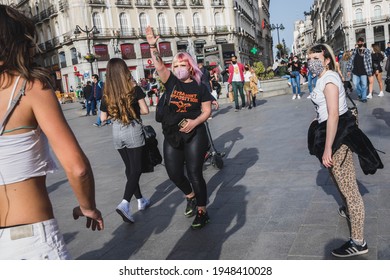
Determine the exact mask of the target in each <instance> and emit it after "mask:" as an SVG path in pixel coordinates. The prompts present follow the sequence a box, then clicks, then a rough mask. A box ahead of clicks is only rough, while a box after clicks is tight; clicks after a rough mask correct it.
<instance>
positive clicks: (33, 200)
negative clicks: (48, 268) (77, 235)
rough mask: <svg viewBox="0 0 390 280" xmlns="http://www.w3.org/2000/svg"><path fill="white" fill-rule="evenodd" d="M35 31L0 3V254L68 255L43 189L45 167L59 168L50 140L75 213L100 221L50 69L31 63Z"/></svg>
mask: <svg viewBox="0 0 390 280" xmlns="http://www.w3.org/2000/svg"><path fill="white" fill-rule="evenodd" d="M36 35H37V34H36V30H35V26H34V23H33V22H32V20H31V19H29V18H27V17H25V16H24V15H23V14H21V13H20V12H18V11H17V10H16V9H14V8H12V7H9V6H6V5H0V259H69V258H70V255H69V253H68V251H67V249H66V245H65V242H64V239H63V237H62V235H61V233H60V232H59V230H58V225H57V222H56V220H55V218H54V215H53V208H52V204H51V202H50V199H49V196H48V193H47V190H46V174H47V173H48V172H52V171H53V170H55V169H56V166H55V163H54V161H53V159H52V157H51V155H50V151H49V146H48V143H49V142H50V144H51V147H52V150H53V151H54V153H55V154H56V156H57V158H58V160H59V162H60V163H61V165H62V166H63V168H64V170H65V172H66V175H67V177H68V180H69V184H70V186H71V187H72V189H73V191H74V193H75V196H76V198H77V200H78V203H79V206H77V207H75V208H74V209H73V217H74V219H78V218H79V217H81V216H85V217H86V218H87V227H88V228H91V229H92V230H96V229H97V230H102V229H103V227H104V225H103V219H102V215H101V213H100V211H99V210H98V209H97V208H96V202H95V185H94V178H93V173H92V169H91V166H90V164H89V161H88V159H87V157H86V156H85V154H84V152H83V151H82V150H81V148H80V146H79V144H78V142H77V140H76V138H75V136H74V134H73V132H72V131H71V129H70V127H69V126H68V124H67V122H66V120H65V118H64V116H63V113H62V111H61V108H60V107H59V104H58V100H57V98H56V96H55V94H54V91H53V89H52V85H51V80H50V75H49V74H48V73H47V72H46V71H45V70H43V69H40V68H37V67H34V66H33V63H32V55H33V50H34V49H35V47H36V45H35V41H34V39H33V38H37V36H36ZM23 88H25V92H24V95H22V96H21V98H20V101H19V102H18V103H16V106H14V109H13V110H12V112H11V113H10V114H9V117H8V118H6V119H4V117H5V116H6V115H7V111H8V110H10V109H12V108H13V105H12V104H11V103H10V100H13V99H15V98H16V97H17V96H18V93H19V92H20V90H22V89H23ZM64 147H66V149H65V148H64Z"/></svg>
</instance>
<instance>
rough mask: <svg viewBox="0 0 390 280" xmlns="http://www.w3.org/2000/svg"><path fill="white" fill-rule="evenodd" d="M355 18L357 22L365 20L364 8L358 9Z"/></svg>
mask: <svg viewBox="0 0 390 280" xmlns="http://www.w3.org/2000/svg"><path fill="white" fill-rule="evenodd" d="M355 19H356V21H357V22H363V11H362V9H356V11H355Z"/></svg>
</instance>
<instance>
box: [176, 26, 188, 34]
mask: <svg viewBox="0 0 390 280" xmlns="http://www.w3.org/2000/svg"><path fill="white" fill-rule="evenodd" d="M188 34H190V28H189V27H184V26H183V27H176V35H179V36H188Z"/></svg>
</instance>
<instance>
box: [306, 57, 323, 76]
mask: <svg viewBox="0 0 390 280" xmlns="http://www.w3.org/2000/svg"><path fill="white" fill-rule="evenodd" d="M307 68H308V69H309V71H310V72H311V73H313V74H314V75H316V76H317V77H318V76H319V75H321V73H322V72H324V69H325V66H324V65H322V61H321V60H319V59H310V60H309V61H308V62H307Z"/></svg>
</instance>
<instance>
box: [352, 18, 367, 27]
mask: <svg viewBox="0 0 390 280" xmlns="http://www.w3.org/2000/svg"><path fill="white" fill-rule="evenodd" d="M353 25H354V26H360V25H366V19H365V18H359V19H354V20H353Z"/></svg>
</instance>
